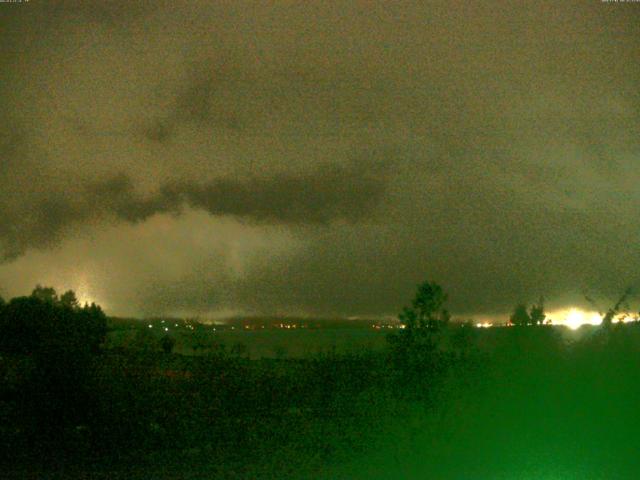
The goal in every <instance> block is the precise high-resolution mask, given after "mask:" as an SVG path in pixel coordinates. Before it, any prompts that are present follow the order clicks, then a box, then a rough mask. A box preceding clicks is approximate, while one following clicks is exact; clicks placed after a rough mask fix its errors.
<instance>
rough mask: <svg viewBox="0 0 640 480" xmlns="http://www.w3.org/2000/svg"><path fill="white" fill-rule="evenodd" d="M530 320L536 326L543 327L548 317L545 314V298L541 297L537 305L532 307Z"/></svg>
mask: <svg viewBox="0 0 640 480" xmlns="http://www.w3.org/2000/svg"><path fill="white" fill-rule="evenodd" d="M529 318H531V323H532V324H534V325H542V324H543V323H544V320H545V319H546V318H547V315H546V314H545V313H544V298H542V297H540V300H538V303H537V304H533V305H531V309H530V310H529Z"/></svg>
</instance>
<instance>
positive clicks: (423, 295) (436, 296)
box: [399, 281, 451, 331]
mask: <svg viewBox="0 0 640 480" xmlns="http://www.w3.org/2000/svg"><path fill="white" fill-rule="evenodd" d="M447 298H448V297H447V295H446V294H445V293H444V291H443V290H442V287H441V286H440V285H438V284H437V283H435V282H429V281H426V282H424V283H421V284H420V285H418V289H417V291H416V295H415V297H414V298H413V301H412V302H411V307H405V308H404V309H403V311H402V313H401V314H400V316H399V318H400V321H401V322H402V323H404V324H405V325H406V328H407V329H409V330H416V329H420V330H431V331H436V330H439V329H440V328H441V327H443V326H445V325H446V324H448V323H449V320H450V318H451V316H450V315H449V312H448V311H447V310H446V309H445V308H444V304H445V303H446V301H447Z"/></svg>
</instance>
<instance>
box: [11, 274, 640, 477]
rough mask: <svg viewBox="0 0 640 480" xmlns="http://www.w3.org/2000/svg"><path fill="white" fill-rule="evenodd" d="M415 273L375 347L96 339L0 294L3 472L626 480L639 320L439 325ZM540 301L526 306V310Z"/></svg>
mask: <svg viewBox="0 0 640 480" xmlns="http://www.w3.org/2000/svg"><path fill="white" fill-rule="evenodd" d="M445 301H446V297H445V295H444V294H443V292H442V290H441V289H439V287H437V286H435V285H434V284H423V285H421V287H420V289H419V291H418V294H417V295H416V298H415V299H414V302H413V304H412V305H411V306H410V307H408V308H406V309H405V310H404V311H403V313H402V320H403V322H405V323H406V325H407V328H406V329H404V330H402V331H400V332H399V333H397V334H394V335H392V336H391V337H390V339H389V344H388V348H387V349H386V350H385V351H383V352H379V351H377V352H373V351H362V352H357V353H354V352H351V353H348V354H347V353H345V354H337V353H331V354H314V355H310V356H309V357H307V358H303V359H290V358H286V357H280V358H274V359H260V360H250V359H249V358H247V357H246V356H245V355H243V352H242V351H241V350H235V351H234V350H231V349H223V348H219V349H215V350H211V351H209V352H208V353H207V354H206V355H199V356H183V355H178V354H175V353H172V345H171V344H170V341H169V340H166V339H164V340H163V341H162V342H157V345H156V346H155V348H135V346H132V347H131V348H126V349H122V348H120V349H115V348H111V349H107V348H105V347H104V345H103V341H104V338H105V335H106V332H107V319H106V317H105V316H104V314H103V313H102V311H101V310H100V308H99V307H97V306H95V305H92V306H84V307H81V306H80V305H78V302H77V301H76V300H75V296H73V295H72V293H70V292H67V293H66V294H64V295H62V296H60V297H58V295H56V293H55V292H54V291H53V290H51V289H44V288H37V289H36V290H35V291H34V293H33V295H31V296H30V297H23V298H16V299H13V300H11V301H10V302H9V303H7V304H4V303H2V304H0V356H1V357H0V359H1V360H0V381H1V382H2V383H1V390H0V462H1V468H2V470H1V472H2V474H1V475H0V477H2V478H127V479H129V478H133V479H135V478H141V479H142V478H144V479H147V478H148V479H156V478H193V479H196V478H197V479H200V478H221V479H233V478H267V479H271V478H273V479H282V478H296V479H297V478H323V479H324V478H326V479H336V478H344V479H350V478H356V479H357V478H362V479H365V478H367V479H371V478H379V479H396V478H397V479H412V478H416V479H417V478H420V479H422V478H433V479H470V478H473V479H485V478H486V479H514V478H517V479H525V480H526V479H528V478H532V479H547V478H548V479H556V478H557V479H574V478H575V479H591V478H593V479H617V478H620V479H627V478H628V479H632V478H637V477H636V473H637V469H638V465H639V463H638V462H639V461H638V451H640V450H639V447H640V436H639V430H640V415H638V401H639V400H640V368H639V367H640V326H639V325H637V324H634V323H631V324H626V325H622V324H613V325H609V324H607V325H606V326H605V327H603V328H588V329H587V328H585V329H583V331H582V332H580V335H579V336H575V337H574V338H573V339H571V340H569V337H566V336H565V335H564V334H563V329H562V328H558V327H551V326H547V325H543V324H542V322H529V323H527V322H523V323H522V325H519V326H514V327H511V328H494V329H486V330H485V329H476V328H474V327H471V326H469V325H465V326H460V325H451V324H449V322H448V320H449V315H448V313H447V312H446V310H445V309H444V304H445ZM536 308H537V307H536Z"/></svg>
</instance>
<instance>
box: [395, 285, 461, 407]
mask: <svg viewBox="0 0 640 480" xmlns="http://www.w3.org/2000/svg"><path fill="white" fill-rule="evenodd" d="M446 301H447V295H446V294H445V293H444V291H443V289H442V287H441V286H440V285H438V284H437V283H435V282H429V281H427V282H424V283H422V284H420V285H418V288H417V291H416V294H415V297H414V298H413V301H412V302H411V306H409V307H405V308H404V309H403V310H402V313H400V315H399V316H398V318H399V320H400V321H401V322H402V323H403V325H404V329H402V330H400V332H399V333H397V334H392V335H390V336H389V337H388V341H389V345H390V347H391V358H392V360H393V363H394V365H395V367H396V368H397V370H396V371H397V373H398V374H399V377H398V381H399V386H401V387H402V388H403V391H405V392H406V393H408V394H409V395H411V396H414V397H417V398H422V399H425V398H427V397H428V396H429V395H430V394H431V392H432V387H433V385H434V382H435V381H436V379H437V378H439V374H440V373H441V372H442V371H443V369H444V368H446V359H445V358H444V357H443V354H442V352H439V351H438V348H437V346H438V342H439V339H440V335H439V333H440V332H441V331H442V330H443V329H444V327H445V326H446V325H447V324H448V323H449V319H450V315H449V312H448V311H447V310H446V309H445V308H444V305H445V303H446Z"/></svg>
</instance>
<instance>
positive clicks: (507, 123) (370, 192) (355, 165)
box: [0, 1, 640, 316]
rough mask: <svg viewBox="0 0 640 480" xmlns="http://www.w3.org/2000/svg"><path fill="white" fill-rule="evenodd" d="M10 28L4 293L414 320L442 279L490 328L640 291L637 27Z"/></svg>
mask: <svg viewBox="0 0 640 480" xmlns="http://www.w3.org/2000/svg"><path fill="white" fill-rule="evenodd" d="M0 15H2V16H3V18H2V19H1V22H2V25H3V26H4V28H3V30H2V33H0V35H1V38H0V40H1V42H0V48H1V49H2V50H1V51H0V80H1V81H0V101H1V102H2V105H3V108H2V110H1V111H0V120H1V121H2V125H3V128H2V131H1V132H0V218H1V219H2V221H1V222H0V255H2V258H3V259H4V262H3V264H2V265H0V287H1V288H0V293H2V294H3V295H13V294H20V293H24V292H25V291H28V290H29V289H30V288H32V287H33V284H35V283H37V282H39V283H51V284H53V285H54V286H58V287H59V288H76V289H79V290H83V291H84V292H85V296H86V297H87V298H89V297H90V298H92V299H95V300H97V301H99V302H101V303H103V304H104V305H105V307H106V308H107V310H108V311H110V312H111V313H121V314H165V313H166V314H170V313H176V312H178V313H181V314H191V313H198V314H202V315H206V314H211V315H214V314H220V312H230V311H233V312H246V313H265V314H271V313H279V314H293V313H296V314H300V313H308V314H322V315H388V314H394V313H396V312H397V311H399V309H400V307H401V306H402V304H404V303H406V301H407V300H408V299H409V297H410V296H411V294H412V291H413V289H414V287H415V284H416V283H417V282H419V281H421V280H424V279H426V278H429V279H433V280H436V281H438V282H439V283H441V284H442V285H443V286H444V287H445V289H446V290H447V291H449V293H450V298H451V310H452V311H453V313H454V314H456V315H459V316H466V315H485V314H504V313H505V312H507V311H508V310H509V309H510V308H512V306H513V304H514V303H515V302H518V301H531V300H533V299H536V298H538V296H539V295H545V297H546V298H547V299H548V301H549V302H550V305H552V306H556V307H563V306H567V305H575V304H579V303H580V302H584V293H585V292H588V293H589V294H590V295H594V294H597V295H603V296H605V297H606V296H608V295H613V296H615V294H616V293H617V292H620V291H622V290H623V289H624V288H625V287H626V286H627V285H635V284H638V281H640V278H639V275H638V274H637V273H636V272H637V265H640V251H639V249H638V248H637V243H638V242H637V239H638V238H639V235H640V227H639V226H638V213H639V212H640V189H638V185H639V184H640V163H639V162H640V93H639V92H638V89H637V85H638V84H639V83H640V61H639V60H640V58H638V54H637V52H638V51H640V48H639V47H640V45H639V44H640V9H639V8H637V5H634V4H631V3H629V4H616V3H602V2H587V3H585V2H539V1H536V2H524V3H521V4H518V5H514V4H513V3H512V2H498V3H495V2H493V3H492V4H491V5H479V4H470V3H469V2H371V3H359V2H341V1H338V2H304V3H298V4H295V3H294V4H291V3H288V2H275V3H272V2H269V3H265V2H220V3H215V4H212V5H203V4H199V5H196V4H193V3H189V2H180V1H178V2H166V3H163V2H154V3H153V5H151V4H146V3H142V2H141V3H138V4H130V3H125V2H110V3H109V4H108V5H107V4H105V5H103V6H87V5H84V4H82V3H81V2H78V3H76V2H58V3H56V4H55V5H48V6H46V5H39V4H38V5H36V4H35V3H34V2H29V3H24V4H5V5H3V6H2V7H1V8H0ZM638 286H640V284H639V285H638Z"/></svg>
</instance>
